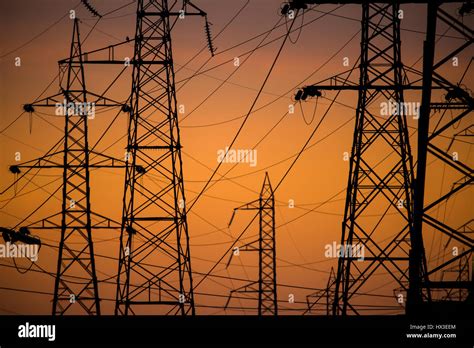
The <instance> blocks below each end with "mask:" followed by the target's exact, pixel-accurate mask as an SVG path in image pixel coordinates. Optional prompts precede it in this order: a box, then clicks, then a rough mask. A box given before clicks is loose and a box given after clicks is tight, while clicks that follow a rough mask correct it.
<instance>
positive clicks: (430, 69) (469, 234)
mask: <svg viewBox="0 0 474 348" xmlns="http://www.w3.org/2000/svg"><path fill="white" fill-rule="evenodd" d="M440 5H441V4H440V3H439V2H437V1H431V2H429V3H428V5H427V13H428V16H427V18H428V20H427V28H426V38H425V42H424V46H423V90H422V96H421V110H420V119H419V122H418V151H417V176H416V181H415V185H414V229H415V231H416V232H417V233H416V236H422V235H426V234H427V233H429V232H432V233H434V236H436V237H438V238H440V239H441V238H445V239H446V242H445V243H443V244H444V246H443V247H444V250H447V251H448V253H446V254H445V255H443V256H442V257H441V258H440V259H441V261H440V262H439V263H437V264H435V265H429V267H428V271H427V273H426V277H425V278H422V277H419V276H416V270H417V269H419V265H420V263H421V262H422V260H420V259H419V258H414V259H413V260H412V263H413V269H414V272H413V273H414V274H415V277H413V278H414V279H413V281H411V283H414V286H413V287H412V288H413V290H414V291H417V292H422V293H426V294H428V296H429V295H430V294H431V292H434V293H437V292H438V293H439V292H440V291H441V292H442V291H446V292H447V293H453V292H459V293H466V294H467V296H463V297H461V298H460V299H459V297H458V298H457V301H452V303H450V304H447V303H443V301H438V300H439V299H436V298H434V299H433V301H430V302H431V303H423V302H421V301H409V302H407V312H408V313H415V314H416V313H419V312H421V311H423V312H426V311H438V310H440V311H443V309H442V308H443V307H447V306H452V308H451V309H449V310H448V311H450V312H453V313H454V312H456V313H461V311H465V313H469V314H470V313H472V307H473V304H474V277H473V276H472V273H471V279H469V274H467V276H465V277H459V278H458V279H456V280H455V281H451V280H448V281H447V280H446V279H443V276H444V275H445V274H446V270H449V269H450V268H452V267H453V265H455V264H456V263H458V262H461V260H463V259H469V258H470V259H471V260H472V257H473V252H474V238H473V230H472V221H473V220H472V219H473V216H472V210H471V211H470V212H471V213H470V215H469V214H467V216H463V218H464V219H466V220H464V221H465V222H464V223H463V224H462V225H461V226H459V225H457V224H458V223H457V222H454V221H452V220H450V219H446V218H441V217H440V216H438V214H437V213H436V212H437V211H438V209H439V208H441V207H442V206H443V205H447V204H448V202H450V203H451V202H452V200H451V199H452V198H453V197H454V196H455V195H457V197H462V198H463V199H464V201H463V202H468V201H469V200H470V199H471V197H472V185H473V183H474V175H473V167H472V162H471V163H470V162H469V156H463V151H464V154H465V153H469V146H470V145H471V144H470V143H469V142H466V141H464V143H465V144H466V143H467V144H466V145H464V146H465V147H466V146H467V150H464V148H463V141H460V140H463V139H469V137H472V115H473V111H474V96H473V94H472V91H471V90H470V89H469V87H467V86H466V84H469V83H470V81H464V80H466V79H465V77H467V76H469V73H470V71H471V70H470V69H472V63H473V58H472V54H470V53H469V52H470V51H469V50H470V49H471V50H472V45H473V44H474V30H473V29H472V27H470V26H469V25H468V23H469V21H468V20H465V21H464V20H461V18H457V17H458V16H456V15H454V16H453V15H452V14H450V13H448V12H447V11H446V10H445V9H443V8H442V7H441V6H440ZM472 12H473V7H472V2H471V1H465V2H464V3H463V4H462V5H461V7H459V10H458V15H459V16H460V17H462V16H465V15H469V14H471V15H472ZM438 22H439V23H442V24H443V25H446V26H447V27H448V30H449V29H451V30H453V31H455V32H456V33H457V34H459V35H461V37H462V38H463V40H461V41H460V42H456V44H454V45H452V46H449V47H448V48H447V49H446V50H447V52H437V51H436V48H437V45H436V42H437V40H436V34H437V27H438ZM471 23H472V22H471ZM443 30H444V29H443ZM454 61H460V62H464V66H465V68H464V69H463V71H464V73H463V74H462V76H461V78H460V80H458V81H453V79H452V77H447V76H446V74H447V71H450V69H453V67H455V66H456V65H453V62H454ZM460 66H461V65H459V67H460ZM471 89H472V86H471ZM446 139H450V141H449V142H448V143H447V142H446ZM458 154H459V156H458ZM431 161H437V162H438V163H441V164H442V165H444V170H445V171H446V172H445V174H446V177H447V178H449V181H448V183H449V186H448V187H449V188H448V189H443V192H440V193H439V194H437V195H434V196H433V193H431V194H430V195H427V194H426V193H425V190H426V188H427V187H429V186H433V185H434V184H435V185H439V181H437V180H436V175H435V174H434V173H429V172H428V170H427V166H428V163H429V162H431ZM445 174H444V173H443V178H444V177H445ZM441 184H444V183H441ZM450 200H451V201H450ZM461 250H462V251H461ZM415 255H418V256H419V253H416V254H415ZM471 262H472V261H471ZM466 264H468V263H467V262H466ZM415 281H416V283H415ZM409 295H410V294H409ZM412 297H413V296H412ZM429 297H431V296H429ZM414 298H415V299H416V297H414ZM408 300H410V296H408ZM468 305H469V306H468Z"/></svg>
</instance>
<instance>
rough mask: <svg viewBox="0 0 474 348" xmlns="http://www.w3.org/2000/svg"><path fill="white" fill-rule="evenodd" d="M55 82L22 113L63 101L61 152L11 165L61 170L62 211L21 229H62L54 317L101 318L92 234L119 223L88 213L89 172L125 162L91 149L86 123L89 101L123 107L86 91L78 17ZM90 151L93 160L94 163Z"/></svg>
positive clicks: (17, 167) (96, 104) (18, 170)
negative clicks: (52, 91)
mask: <svg viewBox="0 0 474 348" xmlns="http://www.w3.org/2000/svg"><path fill="white" fill-rule="evenodd" d="M59 80H60V89H61V91H60V92H59V93H57V94H55V95H53V96H50V97H47V98H44V99H41V100H38V101H36V102H35V103H33V104H26V105H25V106H24V110H25V111H27V112H34V111H35V108H36V107H49V108H58V104H60V105H64V103H66V106H65V107H62V108H63V112H64V115H63V116H64V119H65V125H64V132H65V134H64V138H63V140H62V142H63V150H60V151H57V152H56V151H55V150H54V149H52V150H50V151H49V152H48V153H47V154H46V155H44V156H42V157H41V158H38V159H35V160H31V161H28V162H24V163H22V164H19V165H14V166H11V167H10V170H11V171H12V172H13V173H20V172H21V169H26V170H31V169H36V168H37V169H46V168H56V169H61V170H62V172H63V173H62V176H63V181H62V187H61V188H62V199H61V202H62V207H61V212H60V213H59V214H53V215H51V216H49V217H47V218H44V219H41V220H39V221H37V222H34V223H31V224H28V225H27V226H25V227H27V228H28V229H41V230H57V229H59V230H60V231H61V236H60V242H59V251H58V264H57V271H56V277H55V285H54V295H53V315H56V314H69V313H72V314H77V310H76V309H77V308H79V309H80V310H81V311H82V313H85V314H89V315H95V314H96V315H100V298H99V288H98V281H97V275H96V270H95V259H94V248H93V240H92V230H93V229H110V228H118V226H119V224H118V223H116V222H114V221H113V220H111V219H109V218H107V217H104V216H102V215H99V214H97V213H94V212H93V211H92V210H91V202H90V192H91V189H90V175H89V174H90V168H117V167H124V165H123V161H120V160H116V159H113V158H112V157H108V156H106V155H103V154H100V153H96V152H92V151H91V150H90V148H89V141H88V121H89V117H90V116H91V115H90V113H89V111H90V109H89V110H88V109H87V105H88V104H87V103H88V102H90V103H93V104H94V106H111V107H119V106H121V104H119V103H117V102H115V101H112V100H110V99H108V98H106V97H104V96H99V95H97V94H94V93H91V92H89V91H87V89H86V83H85V74H84V65H83V56H82V49H81V41H80V35H79V20H78V19H77V18H76V19H75V20H74V25H73V33H72V41H71V46H70V53H69V58H68V59H65V60H61V61H59ZM70 103H72V104H70ZM77 105H79V106H81V107H82V109H81V110H82V111H81V112H79V113H77V112H75V110H74V109H75V107H76V106H77ZM89 105H92V104H89ZM71 107H72V108H71ZM85 111H88V112H85ZM91 153H93V154H94V158H96V159H95V160H94V161H92V163H91V160H90V154H91ZM120 162H122V165H120V164H119V163H120Z"/></svg>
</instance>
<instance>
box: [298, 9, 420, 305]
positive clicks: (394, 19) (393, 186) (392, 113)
mask: <svg viewBox="0 0 474 348" xmlns="http://www.w3.org/2000/svg"><path fill="white" fill-rule="evenodd" d="M323 2H324V3H331V2H332V1H323ZM306 3H315V2H314V1H294V2H292V3H290V6H292V7H293V8H300V9H301V8H306V6H307V5H306ZM347 3H359V4H361V7H362V20H361V26H362V29H361V55H360V60H359V74H360V75H359V81H358V83H356V82H352V81H350V75H351V72H352V70H349V71H348V72H344V73H341V74H338V75H336V76H334V77H331V78H329V79H327V80H325V81H323V82H322V83H324V82H326V81H329V83H328V84H325V85H324V84H316V85H312V86H307V87H304V88H303V89H302V90H301V91H300V92H298V93H297V95H296V99H297V100H305V99H306V98H307V97H308V96H318V95H321V92H320V91H322V90H332V91H335V90H337V91H342V90H353V91H357V92H358V103H357V108H356V121H355V129H354V136H353V141H352V149H351V155H350V158H349V179H348V185H347V194H346V203H345V212H344V218H343V222H342V238H341V249H342V250H343V251H344V252H343V253H342V255H339V259H338V269H337V274H336V281H335V290H334V304H333V313H334V314H347V313H352V314H360V312H359V311H358V310H357V307H359V309H361V310H362V311H364V310H367V305H366V303H362V302H364V301H365V302H367V298H365V299H364V297H363V296H361V295H363V293H364V292H365V291H369V290H370V283H371V281H373V279H371V276H372V275H373V274H376V273H379V274H380V273H381V272H387V273H388V274H389V275H390V276H391V277H392V278H393V279H394V280H395V281H396V282H397V283H398V285H399V286H400V287H402V288H404V289H407V288H408V282H409V279H408V278H409V275H408V270H409V266H408V263H409V259H410V250H411V240H412V238H413V212H412V210H413V209H412V204H413V203H412V183H413V161H412V155H411V149H410V144H409V136H408V127H407V120H406V117H407V115H406V113H405V112H404V109H400V110H399V109H394V110H390V108H388V107H387V110H388V112H387V114H386V115H383V116H382V117H380V116H381V105H382V103H385V105H387V106H388V105H405V104H404V93H403V91H404V90H406V89H412V88H416V87H414V86H412V85H411V84H410V82H409V81H408V78H407V76H406V71H405V69H404V66H403V64H402V61H401V42H400V19H399V17H398V16H399V4H397V3H396V2H385V3H378V4H373V3H370V2H368V1H359V2H357V1H356V2H353V1H347ZM387 155H390V156H387ZM374 215H379V217H378V218H374ZM353 251H358V252H359V253H360V252H362V255H353ZM420 252H421V253H422V254H423V250H421V251H420ZM421 258H422V259H423V260H424V256H422V257H421ZM419 273H420V274H421V273H422V272H421V271H420V272H419ZM372 284H373V283H372ZM362 308H363V309H362Z"/></svg>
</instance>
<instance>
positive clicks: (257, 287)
mask: <svg viewBox="0 0 474 348" xmlns="http://www.w3.org/2000/svg"><path fill="white" fill-rule="evenodd" d="M237 210H257V211H258V216H259V238H258V240H255V241H252V242H249V243H247V244H245V245H243V246H241V247H240V248H239V250H240V251H257V252H258V281H252V282H250V283H249V284H246V285H244V286H242V287H240V288H238V289H235V290H232V292H231V294H230V296H229V299H228V301H227V304H226V307H227V305H228V303H229V301H230V299H231V297H232V294H233V293H236V292H237V293H258V315H260V316H261V315H278V303H277V301H278V300H277V285H276V251H275V198H274V195H273V188H272V185H271V183H270V177H269V176H268V173H265V179H264V182H263V185H262V189H261V191H260V197H259V198H258V199H257V200H255V201H252V202H250V203H247V204H244V205H242V206H240V207H238V208H235V209H234V214H235V212H236V211H237ZM233 218H234V215H232V219H231V223H232V220H233ZM229 225H230V224H229ZM229 263H230V260H229Z"/></svg>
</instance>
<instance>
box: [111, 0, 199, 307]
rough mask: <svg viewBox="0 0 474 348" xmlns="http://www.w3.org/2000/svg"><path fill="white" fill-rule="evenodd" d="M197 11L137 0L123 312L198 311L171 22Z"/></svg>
mask: <svg viewBox="0 0 474 348" xmlns="http://www.w3.org/2000/svg"><path fill="white" fill-rule="evenodd" d="M172 7H177V5H176V3H174V4H173V6H172ZM189 7H190V8H192V9H194V10H196V12H188V11H187V8H189ZM190 15H198V16H205V15H206V14H205V13H204V12H203V11H201V10H199V9H198V8H197V7H196V6H194V5H192V4H191V2H190V1H183V7H182V8H181V9H180V11H174V10H173V8H169V6H168V1H166V0H159V1H156V0H138V8H137V21H136V31H135V40H134V43H135V49H134V58H133V60H132V62H131V63H132V64H133V75H132V93H131V98H130V105H131V115H130V120H129V125H128V140H127V152H128V155H129V156H128V161H127V164H128V165H127V168H126V174H125V189H124V197H123V213H122V229H121V238H120V252H119V267H118V277H117V292H116V306H115V313H116V314H123V315H127V314H137V313H138V311H137V308H140V309H142V312H141V313H147V314H176V315H177V314H181V315H186V314H194V313H195V309H194V297H193V290H192V288H193V282H192V273H191V257H190V251H189V234H188V223H187V217H186V202H185V195H184V180H183V170H182V160H181V147H182V144H181V139H180V132H179V126H178V115H177V102H176V90H175V72H174V66H173V55H172V45H171V23H170V18H171V17H175V18H176V17H179V18H180V19H182V18H184V17H186V16H190ZM177 20H179V19H177ZM136 164H139V165H140V166H139V167H138V166H136ZM148 265H155V267H151V266H148Z"/></svg>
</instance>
